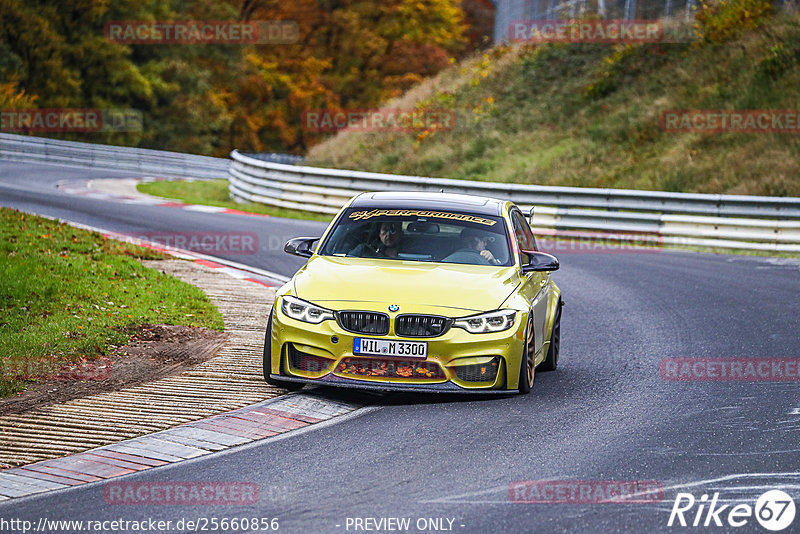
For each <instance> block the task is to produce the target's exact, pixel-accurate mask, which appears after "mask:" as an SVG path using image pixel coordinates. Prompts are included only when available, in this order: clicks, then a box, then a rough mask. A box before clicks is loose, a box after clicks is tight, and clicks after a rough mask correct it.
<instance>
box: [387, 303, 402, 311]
mask: <svg viewBox="0 0 800 534" xmlns="http://www.w3.org/2000/svg"><path fill="white" fill-rule="evenodd" d="M399 309H400V306H398V305H397V304H390V305H389V311H390V312H396V311H397V310H399Z"/></svg>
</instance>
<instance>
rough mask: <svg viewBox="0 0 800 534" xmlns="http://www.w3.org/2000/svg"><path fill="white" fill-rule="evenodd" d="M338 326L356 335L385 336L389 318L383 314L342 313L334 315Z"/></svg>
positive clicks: (363, 312) (364, 312)
mask: <svg viewBox="0 0 800 534" xmlns="http://www.w3.org/2000/svg"><path fill="white" fill-rule="evenodd" d="M336 318H337V320H338V321H339V326H341V327H342V328H344V329H345V330H347V331H348V332H353V333H356V334H367V335H375V336H385V335H386V334H388V333H389V316H388V315H386V314H385V313H377V312H366V311H342V312H338V313H337V314H336Z"/></svg>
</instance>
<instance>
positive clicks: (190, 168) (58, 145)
mask: <svg viewBox="0 0 800 534" xmlns="http://www.w3.org/2000/svg"><path fill="white" fill-rule="evenodd" d="M0 159H3V160H12V161H26V162H38V163H59V164H64V165H74V166H78V167H97V168H104V169H113V170H123V171H138V172H141V173H143V174H152V175H156V176H165V177H191V178H225V176H226V175H227V173H228V166H229V165H230V160H228V159H225V158H212V157H208V156H197V155H194V154H182V153H180V152H166V151H163V150H150V149H145V148H131V147H121V146H110V145H98V144H93V143H79V142H75V141H61V140H57V139H47V138H44V137H32V136H27V135H14V134H5V133H0Z"/></svg>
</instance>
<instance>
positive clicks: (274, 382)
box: [262, 312, 304, 391]
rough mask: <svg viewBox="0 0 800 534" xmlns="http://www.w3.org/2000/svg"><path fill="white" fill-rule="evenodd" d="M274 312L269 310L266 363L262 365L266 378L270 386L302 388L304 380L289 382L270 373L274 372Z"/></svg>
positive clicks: (288, 388)
mask: <svg viewBox="0 0 800 534" xmlns="http://www.w3.org/2000/svg"><path fill="white" fill-rule="evenodd" d="M271 338H272V312H269V321H267V334H266V336H265V337H264V363H263V366H262V369H263V372H264V380H265V381H266V382H267V384H269V385H270V386H275V387H279V388H283V389H286V390H288V391H297V390H298V389H300V388H302V387H303V386H304V384H303V383H302V382H287V381H285V380H276V379H275V378H272V377H271V376H269V375H270V373H271V372H272V339H271Z"/></svg>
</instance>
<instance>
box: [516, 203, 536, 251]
mask: <svg viewBox="0 0 800 534" xmlns="http://www.w3.org/2000/svg"><path fill="white" fill-rule="evenodd" d="M514 213H516V214H517V215H519V218H520V220H521V221H522V223H521V224H522V231H523V232H524V233H525V237H526V238H527V240H528V247H529V248H528V250H539V247H538V246H536V238H535V237H534V235H533V230H531V227H530V225H529V224H528V218H527V217H525V216H524V215H523V214H522V213H520V212H518V211H516V212H514Z"/></svg>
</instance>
